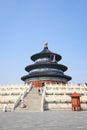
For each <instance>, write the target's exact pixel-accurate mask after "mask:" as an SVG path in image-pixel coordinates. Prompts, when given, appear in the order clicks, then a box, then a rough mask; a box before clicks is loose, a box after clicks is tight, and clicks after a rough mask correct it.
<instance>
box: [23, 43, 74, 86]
mask: <svg viewBox="0 0 87 130" xmlns="http://www.w3.org/2000/svg"><path fill="white" fill-rule="evenodd" d="M61 59H62V57H61V55H59V54H56V53H54V52H51V51H50V50H49V49H48V43H47V42H45V43H44V48H43V50H42V51H41V52H39V53H36V54H34V55H32V56H31V60H32V61H34V64H31V65H28V66H26V67H25V70H26V71H27V72H28V75H25V76H23V77H21V79H22V80H23V81H24V82H25V83H27V84H31V83H32V86H33V87H42V86H43V84H44V83H47V84H50V83H52V84H55V83H57V84H60V83H63V84H66V83H67V82H68V81H69V80H71V79H72V78H71V77H70V76H67V75H65V74H64V72H65V71H66V70H67V69H68V68H67V67H66V66H65V65H62V64H59V63H58V61H60V60H61Z"/></svg>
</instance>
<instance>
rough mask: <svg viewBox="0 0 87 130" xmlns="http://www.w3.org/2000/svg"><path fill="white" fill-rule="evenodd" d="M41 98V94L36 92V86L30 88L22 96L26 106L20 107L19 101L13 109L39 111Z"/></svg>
mask: <svg viewBox="0 0 87 130" xmlns="http://www.w3.org/2000/svg"><path fill="white" fill-rule="evenodd" d="M41 100H42V95H41V94H39V93H38V88H32V89H31V90H30V92H29V93H28V94H27V95H26V97H25V98H24V103H25V104H26V108H21V103H20V104H19V106H18V107H17V108H16V109H15V111H20V112H21V111H22V112H23V111H29V112H32V111H41Z"/></svg>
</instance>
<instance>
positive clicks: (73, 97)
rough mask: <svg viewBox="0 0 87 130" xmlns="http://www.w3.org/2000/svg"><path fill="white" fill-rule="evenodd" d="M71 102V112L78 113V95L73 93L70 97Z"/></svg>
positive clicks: (79, 107) (79, 106)
mask: <svg viewBox="0 0 87 130" xmlns="http://www.w3.org/2000/svg"><path fill="white" fill-rule="evenodd" d="M71 101H72V110H73V111H79V110H81V105H80V94H79V93H76V92H74V93H73V94H72V95H71Z"/></svg>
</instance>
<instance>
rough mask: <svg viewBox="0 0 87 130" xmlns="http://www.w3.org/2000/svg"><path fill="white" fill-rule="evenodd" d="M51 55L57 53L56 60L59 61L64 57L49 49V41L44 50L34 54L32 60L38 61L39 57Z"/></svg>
mask: <svg viewBox="0 0 87 130" xmlns="http://www.w3.org/2000/svg"><path fill="white" fill-rule="evenodd" d="M51 55H55V60H56V61H59V60H61V58H62V57H61V56H60V55H59V54H56V53H54V52H51V51H50V50H49V49H48V43H47V42H45V43H44V48H43V50H42V51H41V52H39V53H36V54H34V55H32V56H31V60H33V61H36V60H37V59H40V58H49V57H50V56H51Z"/></svg>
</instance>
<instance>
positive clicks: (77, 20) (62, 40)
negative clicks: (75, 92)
mask: <svg viewBox="0 0 87 130" xmlns="http://www.w3.org/2000/svg"><path fill="white" fill-rule="evenodd" d="M44 41H47V42H48V44H49V45H48V47H49V50H51V51H53V52H55V53H58V54H60V55H61V56H62V60H61V61H60V62H59V63H61V64H63V65H66V66H67V67H68V70H67V71H66V72H65V74H66V75H70V76H71V77H72V81H71V82H73V83H84V82H87V0H0V84H17V83H23V82H22V81H21V79H20V78H21V76H23V75H26V74H28V73H27V72H26V71H25V70H24V68H25V67H26V66H27V65H29V64H32V63H33V62H32V61H31V60H30V56H31V55H32V54H35V53H37V52H40V51H41V50H42V49H43V43H44Z"/></svg>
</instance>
